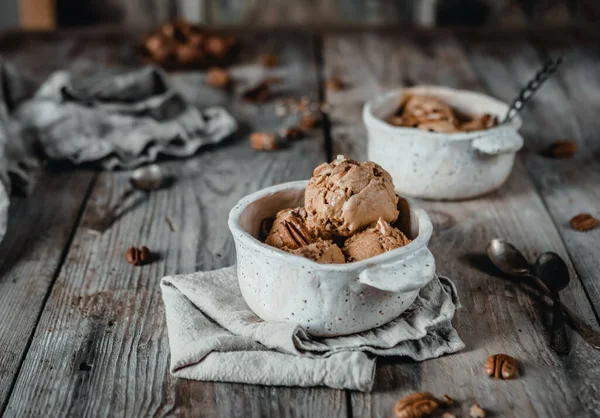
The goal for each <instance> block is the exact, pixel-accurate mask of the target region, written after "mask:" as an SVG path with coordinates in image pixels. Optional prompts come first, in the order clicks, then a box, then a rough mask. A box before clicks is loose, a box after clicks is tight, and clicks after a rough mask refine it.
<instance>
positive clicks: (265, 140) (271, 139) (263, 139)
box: [250, 132, 279, 151]
mask: <svg viewBox="0 0 600 418" xmlns="http://www.w3.org/2000/svg"><path fill="white" fill-rule="evenodd" d="M250 146H251V147H252V148H254V149H255V150H259V151H274V150H276V149H278V148H279V146H278V144H277V138H276V137H275V134H272V133H268V132H253V133H252V134H251V135H250Z"/></svg>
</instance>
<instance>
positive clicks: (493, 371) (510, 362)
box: [485, 354, 517, 379]
mask: <svg viewBox="0 0 600 418" xmlns="http://www.w3.org/2000/svg"><path fill="white" fill-rule="evenodd" d="M485 371H486V373H487V374H488V375H490V376H492V377H495V378H496V379H512V378H514V377H515V376H516V374H517V360H515V359H514V358H513V357H511V356H509V355H506V354H494V355H493V356H490V357H488V359H487V361H486V362H485Z"/></svg>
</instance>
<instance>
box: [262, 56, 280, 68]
mask: <svg viewBox="0 0 600 418" xmlns="http://www.w3.org/2000/svg"><path fill="white" fill-rule="evenodd" d="M258 60H259V61H260V63H261V64H262V66H263V67H265V68H273V67H277V65H278V64H279V59H278V58H277V55H275V54H262V55H261V56H260V57H258Z"/></svg>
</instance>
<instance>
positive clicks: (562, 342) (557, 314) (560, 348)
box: [550, 292, 571, 354]
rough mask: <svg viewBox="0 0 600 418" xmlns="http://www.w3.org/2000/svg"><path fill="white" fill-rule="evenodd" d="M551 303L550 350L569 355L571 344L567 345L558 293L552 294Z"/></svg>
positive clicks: (567, 338) (567, 340)
mask: <svg viewBox="0 0 600 418" xmlns="http://www.w3.org/2000/svg"><path fill="white" fill-rule="evenodd" d="M552 301H553V305H552V337H551V339H550V348H551V349H552V350H554V351H556V352H557V353H558V354H569V351H571V344H570V343H569V336H568V335H567V328H566V327H565V318H564V316H563V309H562V303H561V302H560V297H559V296H558V292H552Z"/></svg>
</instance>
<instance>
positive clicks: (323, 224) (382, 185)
mask: <svg viewBox="0 0 600 418" xmlns="http://www.w3.org/2000/svg"><path fill="white" fill-rule="evenodd" d="M397 204H398V196H396V193H395V192H394V184H393V182H392V177H391V176H390V174H389V173H388V172H387V171H385V170H384V169H383V168H381V167H380V166H379V165H377V164H375V163H373V162H371V161H366V162H363V163H358V162H356V161H353V160H347V159H345V158H344V157H343V156H338V158H337V159H336V160H334V161H332V162H331V163H323V164H321V165H320V166H318V167H317V168H316V169H315V170H314V172H313V175H312V178H311V179H310V181H309V182H308V186H306V192H305V195H304V208H305V209H306V215H307V224H308V225H309V228H311V229H313V230H314V231H316V232H317V233H318V235H319V236H324V237H327V235H330V234H336V235H341V236H343V237H348V236H350V235H352V234H354V233H356V232H358V231H360V230H362V229H364V228H365V227H367V226H368V225H370V224H373V223H375V222H376V221H377V220H378V219H379V218H382V219H383V220H384V221H387V222H393V221H395V220H396V218H397V217H398V214H399V212H398V209H397Z"/></svg>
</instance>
